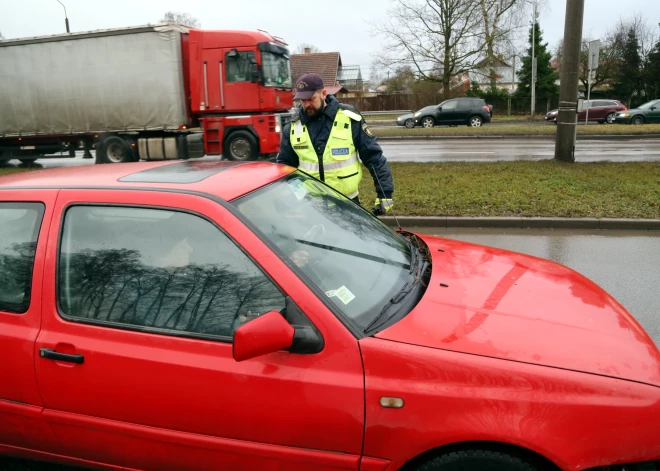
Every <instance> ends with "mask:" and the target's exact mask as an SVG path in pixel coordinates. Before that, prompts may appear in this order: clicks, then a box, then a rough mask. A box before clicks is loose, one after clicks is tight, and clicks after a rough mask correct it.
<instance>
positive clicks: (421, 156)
mask: <svg viewBox="0 0 660 471" xmlns="http://www.w3.org/2000/svg"><path fill="white" fill-rule="evenodd" d="M380 144H381V146H382V148H383V153H384V154H385V156H386V157H387V160H389V161H392V162H462V161H467V162H496V161H514V160H549V159H554V157H555V141H554V139H527V138H521V139H473V140H467V139H461V140H453V139H435V140H425V141H422V140H419V141H393V140H383V141H380ZM575 160H576V161H577V162H598V161H614V162H634V161H660V140H654V139H647V140H643V139H637V140H625V141H619V140H617V141H612V140H609V141H606V140H588V141H587V140H584V141H582V140H579V141H577V144H576V146H575Z"/></svg>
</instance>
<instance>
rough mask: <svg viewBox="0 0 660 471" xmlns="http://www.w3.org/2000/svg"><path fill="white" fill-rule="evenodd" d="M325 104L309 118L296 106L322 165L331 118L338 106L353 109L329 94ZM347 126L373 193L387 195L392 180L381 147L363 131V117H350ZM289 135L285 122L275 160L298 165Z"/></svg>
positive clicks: (382, 196)
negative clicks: (368, 175)
mask: <svg viewBox="0 0 660 471" xmlns="http://www.w3.org/2000/svg"><path fill="white" fill-rule="evenodd" d="M325 103H326V105H327V106H326V107H325V108H324V110H323V114H322V115H321V116H320V117H319V118H310V117H309V116H307V113H305V111H304V109H303V108H302V107H298V108H297V109H296V111H297V113H298V115H299V116H300V120H301V121H302V123H303V124H305V125H306V126H307V132H309V136H310V138H311V139H312V143H313V145H314V150H316V155H317V156H318V159H319V164H320V165H322V164H323V151H324V150H325V143H326V142H327V141H328V138H329V137H330V130H331V129H332V123H334V121H335V115H336V114H337V111H338V110H339V108H340V107H341V108H342V109H345V110H350V111H353V112H357V111H356V110H355V108H353V107H352V106H350V105H346V104H344V103H339V101H338V100H337V99H336V98H335V97H334V96H333V95H328V96H327V97H326V100H325ZM293 119H294V120H296V119H298V117H297V116H295V115H294V118H293ZM351 127H352V131H353V143H354V144H355V148H356V149H357V151H358V153H359V155H360V160H362V162H363V163H364V165H365V167H367V168H368V169H369V172H370V173H371V176H372V178H373V179H374V186H375V188H376V194H377V195H378V197H379V198H391V197H392V193H393V192H394V183H393V182H392V172H391V171H390V166H389V165H388V164H387V160H386V159H385V157H384V156H383V150H382V149H381V148H380V145H378V143H377V142H376V138H375V137H373V136H371V135H370V134H367V131H365V129H366V125H365V124H364V119H363V120H362V121H360V123H358V122H356V121H355V120H351ZM290 136H291V124H290V123H289V124H287V125H286V126H285V127H284V129H283V131H282V144H281V145H280V153H279V154H278V156H277V159H276V162H277V163H281V164H287V165H291V166H292V167H298V155H297V154H296V153H295V151H294V150H293V148H292V147H291V142H290V140H289V138H290ZM376 175H378V178H376ZM321 177H323V173H321ZM321 179H322V178H321ZM379 180H380V183H379ZM381 185H382V190H381Z"/></svg>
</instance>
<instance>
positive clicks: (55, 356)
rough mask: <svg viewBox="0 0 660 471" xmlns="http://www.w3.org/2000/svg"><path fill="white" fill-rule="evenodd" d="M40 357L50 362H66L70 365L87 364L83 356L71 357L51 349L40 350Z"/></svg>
mask: <svg viewBox="0 0 660 471" xmlns="http://www.w3.org/2000/svg"><path fill="white" fill-rule="evenodd" d="M39 355H40V356H41V358H46V359H48V360H58V361H66V362H69V363H77V364H79V365H82V364H83V363H84V362H85V357H84V356H83V355H69V354H68V353H59V352H56V351H55V350H51V349H50V348H40V349H39Z"/></svg>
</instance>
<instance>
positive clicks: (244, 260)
mask: <svg viewBox="0 0 660 471" xmlns="http://www.w3.org/2000/svg"><path fill="white" fill-rule="evenodd" d="M58 300H59V307H60V312H61V314H62V315H63V316H64V317H65V318H67V319H69V320H74V321H76V320H78V321H87V322H101V323H104V324H106V325H108V324H110V325H115V326H117V327H125V328H129V329H130V328H138V329H139V330H155V331H156V332H160V333H165V334H167V333H178V334H179V335H184V336H186V335H187V336H194V337H195V336H200V335H203V336H220V337H231V336H232V335H233V333H234V331H235V330H236V329H237V328H238V327H239V326H240V325H241V324H243V323H245V322H247V321H249V320H251V319H253V318H254V317H257V316H259V315H261V314H265V313H266V312H269V311H272V310H275V311H282V310H283V309H284V307H285V298H284V295H283V294H282V293H281V292H280V291H279V289H278V288H277V287H276V286H275V285H274V284H273V282H272V281H271V280H270V279H269V278H268V277H266V275H265V274H264V273H263V272H262V271H261V270H260V269H259V268H258V267H257V266H256V265H255V264H254V263H253V262H252V260H251V259H250V258H249V257H248V256H247V255H246V254H245V253H244V252H243V251H241V250H240V249H239V247H238V246H236V244H234V242H233V241H232V240H231V239H229V237H227V236H226V235H225V234H224V233H223V232H222V231H221V230H220V229H218V228H217V227H216V226H215V225H214V224H213V223H211V222H209V221H208V220H206V219H204V218H202V217H200V216H197V215H193V214H189V213H184V212H177V211H171V210H162V209H151V208H137V207H111V206H73V207H70V208H69V209H68V210H67V211H66V214H65V218H64V224H63V228H62V240H61V244H60V254H59V262H58Z"/></svg>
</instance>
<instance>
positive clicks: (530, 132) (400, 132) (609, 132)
mask: <svg viewBox="0 0 660 471" xmlns="http://www.w3.org/2000/svg"><path fill="white" fill-rule="evenodd" d="M371 132H373V133H374V135H376V136H377V137H411V138H413V137H423V136H468V137H469V136H554V135H555V133H556V132H557V127H556V126H554V125H551V124H548V125H547V126H538V125H532V126H529V125H524V124H512V125H507V126H488V125H487V124H486V125H484V126H482V127H480V128H471V127H468V126H458V127H455V128H450V127H436V128H430V129H423V128H415V129H406V128H404V127H403V126H399V127H396V128H392V129H386V128H374V129H372V130H371ZM577 133H578V134H581V135H590V136H616V135H619V136H620V135H640V136H641V135H644V134H660V124H644V125H641V126H632V125H623V124H621V125H618V124H617V125H605V124H603V125H598V124H594V125H589V126H578V129H577Z"/></svg>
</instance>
